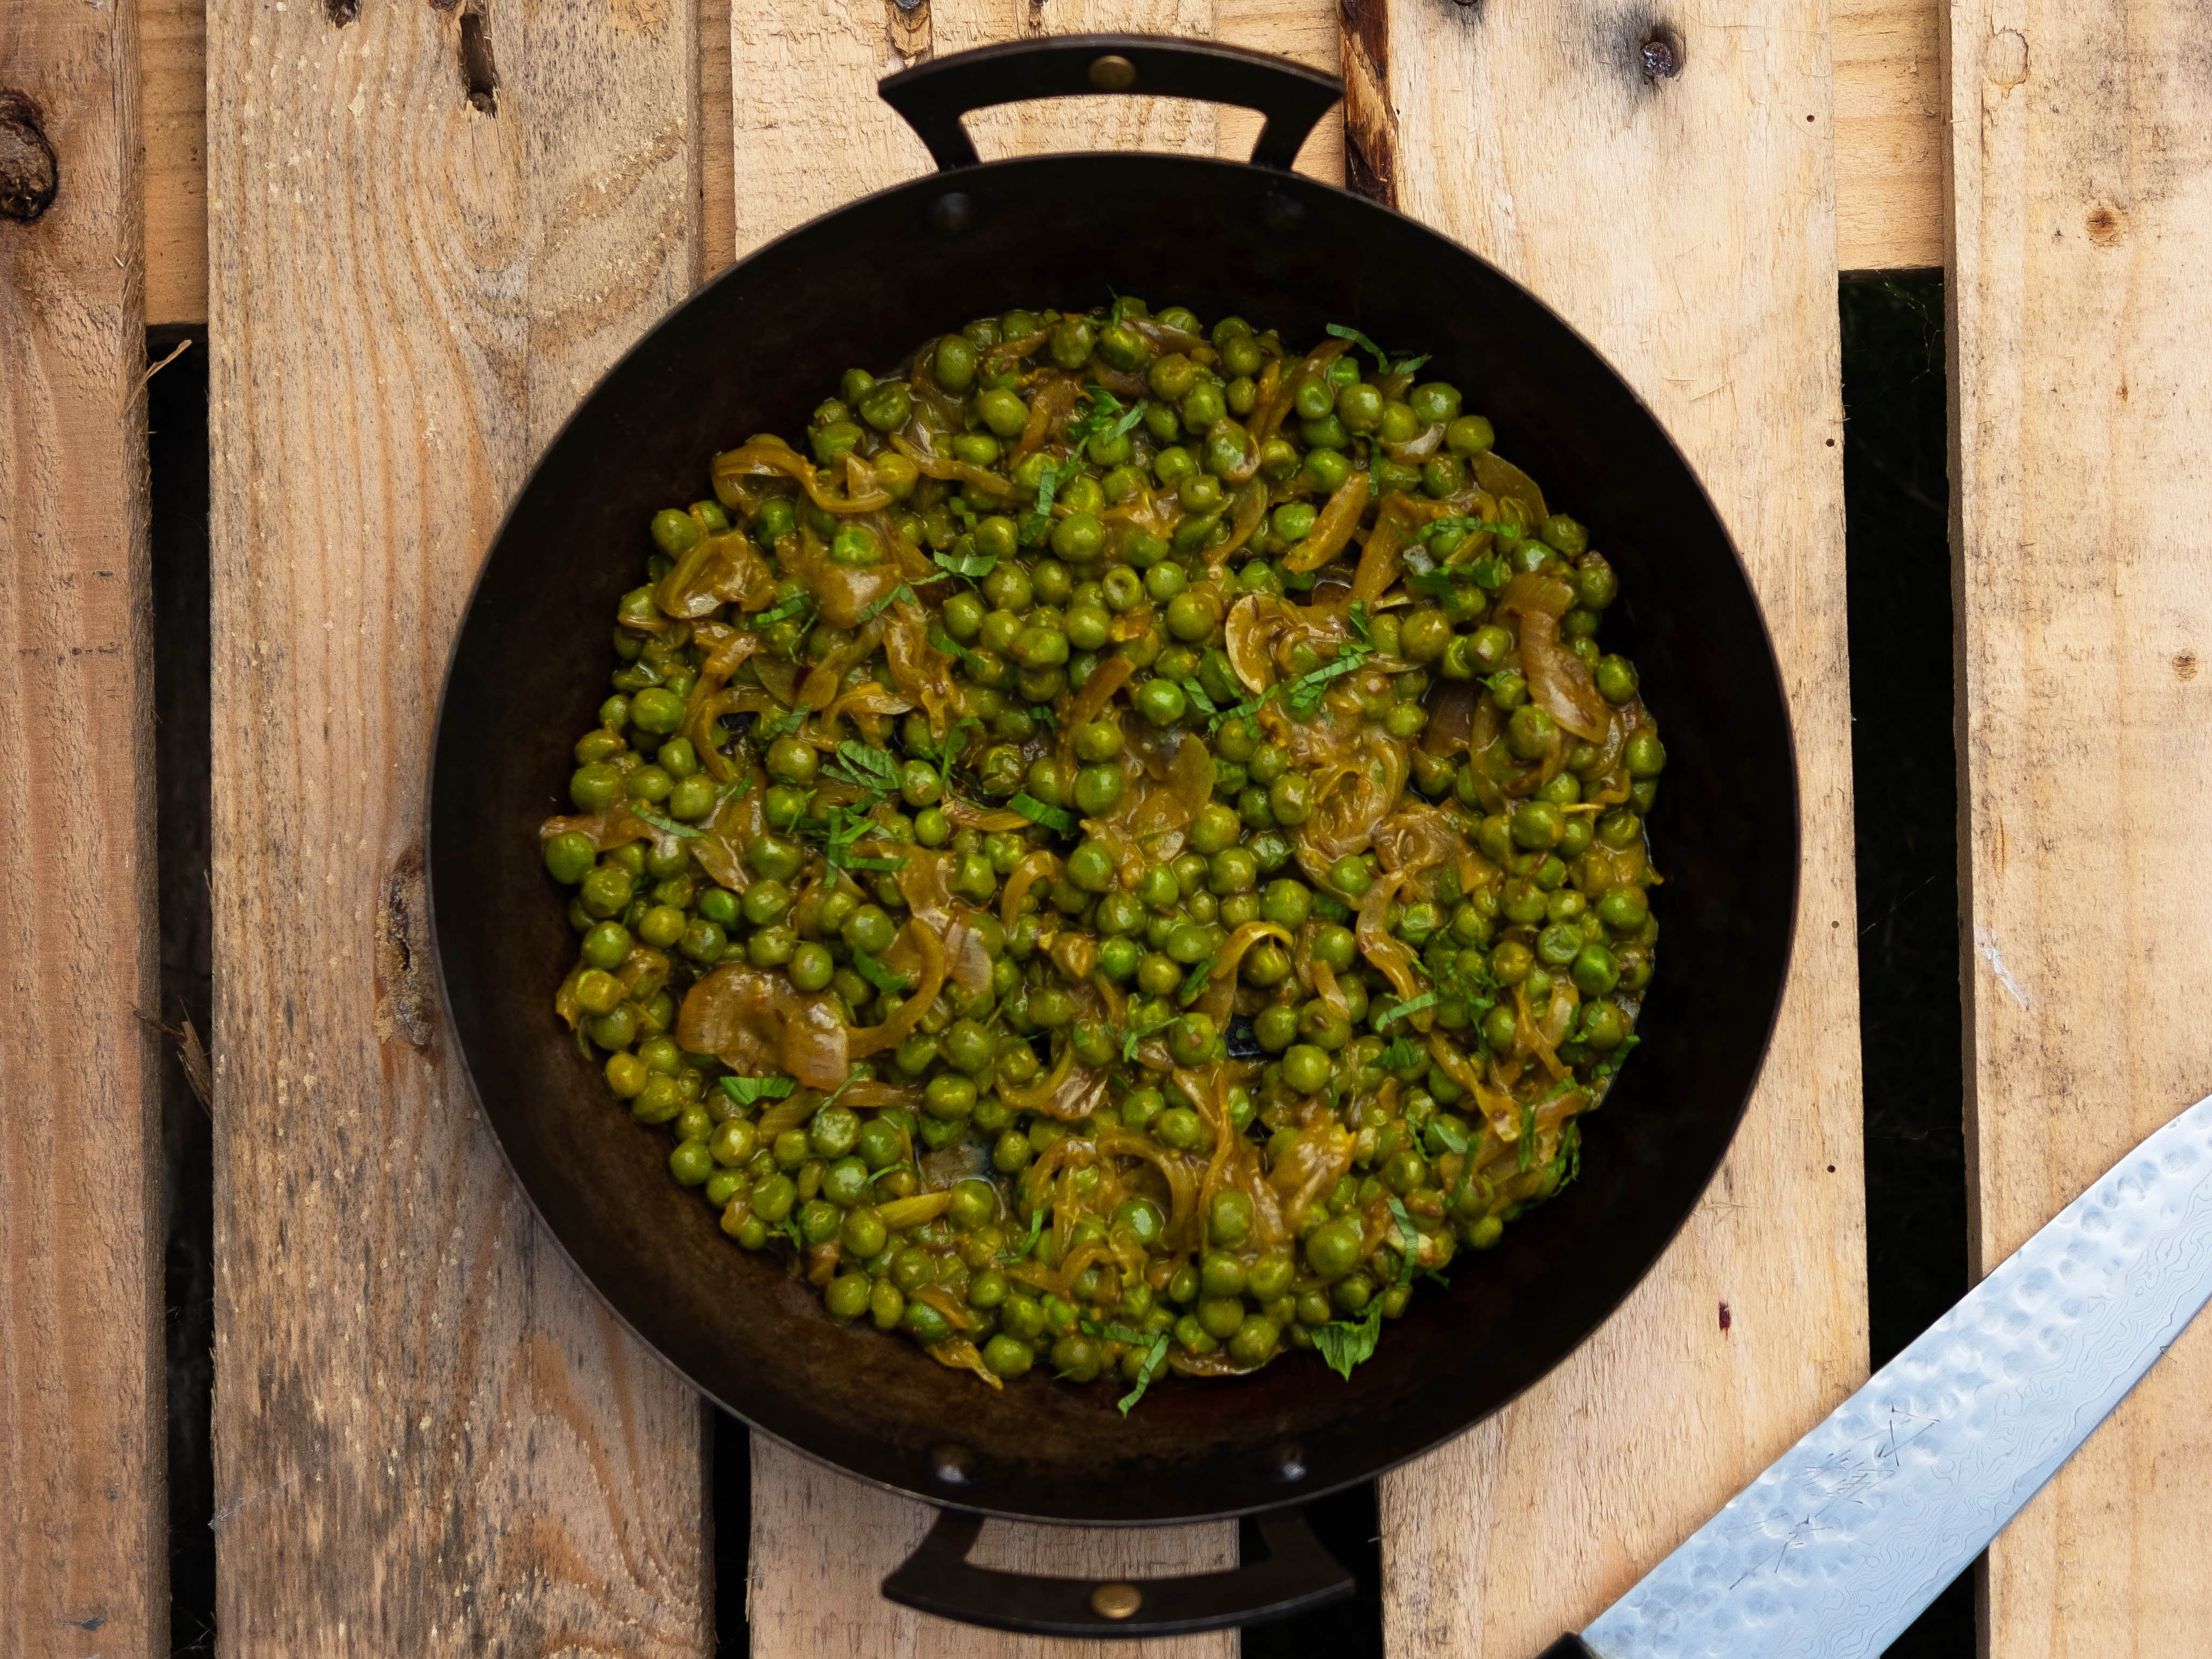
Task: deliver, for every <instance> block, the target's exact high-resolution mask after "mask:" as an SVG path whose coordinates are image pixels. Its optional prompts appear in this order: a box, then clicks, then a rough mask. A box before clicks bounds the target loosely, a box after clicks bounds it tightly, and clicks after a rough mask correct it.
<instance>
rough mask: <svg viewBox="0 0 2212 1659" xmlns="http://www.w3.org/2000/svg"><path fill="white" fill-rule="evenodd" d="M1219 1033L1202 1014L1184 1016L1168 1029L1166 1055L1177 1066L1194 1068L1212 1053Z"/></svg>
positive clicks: (1211, 1022)
mask: <svg viewBox="0 0 2212 1659" xmlns="http://www.w3.org/2000/svg"><path fill="white" fill-rule="evenodd" d="M1218 1036H1219V1033H1218V1031H1217V1030H1215V1029H1214V1024H1213V1021H1212V1019H1210V1018H1207V1017H1206V1015H1204V1014H1198V1013H1191V1014H1185V1015H1184V1016H1183V1017H1182V1018H1181V1019H1179V1020H1177V1021H1176V1023H1175V1024H1173V1025H1171V1026H1170V1027H1169V1028H1168V1054H1169V1057H1170V1058H1171V1059H1172V1060H1175V1062H1176V1064H1177V1065H1179V1066H1196V1065H1198V1064H1199V1063H1200V1061H1202V1060H1206V1058H1207V1057H1208V1056H1209V1055H1210V1054H1212V1052H1213V1045H1214V1042H1215V1041H1216V1040H1217V1038H1218Z"/></svg>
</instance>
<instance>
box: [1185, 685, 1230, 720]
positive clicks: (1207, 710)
mask: <svg viewBox="0 0 2212 1659" xmlns="http://www.w3.org/2000/svg"><path fill="white" fill-rule="evenodd" d="M1181 684H1182V689H1183V692H1184V694H1185V695H1186V696H1188V697H1189V698H1190V700H1191V702H1192V703H1193V704H1194V705H1195V706H1196V708H1197V709H1198V712H1199V713H1200V714H1219V713H1220V712H1221V711H1220V709H1218V708H1216V707H1214V703H1213V699H1212V697H1209V696H1206V688H1205V687H1204V686H1202V685H1200V684H1199V683H1198V682H1197V681H1196V680H1195V679H1187V680H1184V681H1182V682H1181Z"/></svg>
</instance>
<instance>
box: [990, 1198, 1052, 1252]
mask: <svg viewBox="0 0 2212 1659" xmlns="http://www.w3.org/2000/svg"><path fill="white" fill-rule="evenodd" d="M1047 1207H1048V1206H1044V1205H1039V1206H1037V1207H1036V1209H1035V1210H1033V1211H1031V1212H1030V1236H1029V1237H1027V1238H1025V1239H1024V1240H1023V1241H1022V1247H1021V1249H1018V1250H1016V1251H1014V1252H1013V1253H1012V1255H1008V1254H1007V1253H1006V1251H1004V1250H1001V1251H1000V1252H999V1255H1000V1257H1001V1258H1002V1259H1004V1260H1005V1261H1007V1262H1008V1263H1009V1264H1011V1263H1012V1262H1016V1261H1027V1260H1028V1259H1029V1256H1030V1252H1031V1251H1033V1250H1035V1249H1036V1247H1037V1240H1039V1239H1040V1238H1042V1237H1044V1217H1045V1210H1046V1208H1047Z"/></svg>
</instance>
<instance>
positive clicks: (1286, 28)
mask: <svg viewBox="0 0 2212 1659" xmlns="http://www.w3.org/2000/svg"><path fill="white" fill-rule="evenodd" d="M1213 33H1214V38H1215V39H1216V40H1221V41H1225V42H1226V43H1227V44H1228V45H1230V46H1249V47H1250V48H1251V49H1252V50H1253V51H1255V52H1276V53H1279V55H1281V56H1282V57H1285V58H1296V59H1297V61H1298V62H1299V63H1301V64H1306V65H1307V66H1308V67H1310V68H1312V69H1317V70H1328V72H1329V73H1331V74H1332V75H1333V74H1334V73H1335V72H1336V71H1337V70H1338V69H1339V68H1340V66H1341V59H1342V57H1343V46H1342V36H1341V33H1340V25H1339V23H1338V19H1337V9H1336V3H1335V0H1213ZM1216 120H1217V123H1218V125H1217V126H1216V129H1215V134H1214V139H1215V145H1216V149H1215V152H1214V153H1215V154H1216V155H1226V156H1231V157H1233V158H1234V159H1236V160H1238V161H1242V160H1243V159H1244V158H1245V157H1247V156H1249V155H1251V153H1252V146H1253V145H1254V144H1255V143H1258V142H1259V139H1260V128H1261V118H1260V117H1259V116H1258V115H1257V114H1255V113H1254V112H1252V111H1250V110H1244V109H1229V108H1225V109H1223V110H1222V111H1221V112H1220V114H1219V115H1218V117H1217V118H1216ZM1297 170H1298V171H1299V172H1300V173H1307V174H1310V175H1311V176H1312V177H1314V178H1316V179H1322V181H1324V182H1325V183H1328V184H1332V185H1340V184H1342V183H1343V182H1344V121H1343V118H1342V117H1341V115H1340V114H1334V113H1333V114H1330V115H1327V116H1324V117H1322V120H1321V123H1320V125H1317V126H1316V127H1315V128H1314V130H1313V135H1312V137H1309V138H1308V139H1307V140H1306V142H1305V143H1304V145H1302V146H1301V147H1300V148H1299V150H1298V160H1297Z"/></svg>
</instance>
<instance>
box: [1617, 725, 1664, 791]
mask: <svg viewBox="0 0 2212 1659" xmlns="http://www.w3.org/2000/svg"><path fill="white" fill-rule="evenodd" d="M1621 759H1622V761H1623V762H1624V763H1626V766H1627V768H1628V775H1629V776H1630V777H1632V778H1636V779H1639V780H1641V779H1645V778H1656V777H1657V776H1658V775H1660V773H1662V772H1663V771H1665V770H1666V769H1667V750H1666V746H1665V745H1664V744H1662V743H1661V742H1660V741H1659V739H1658V738H1656V737H1654V736H1652V735H1651V733H1650V732H1638V733H1637V734H1636V735H1635V736H1634V737H1632V738H1629V740H1628V743H1627V745H1626V748H1624V749H1623V750H1622V751H1621Z"/></svg>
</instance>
